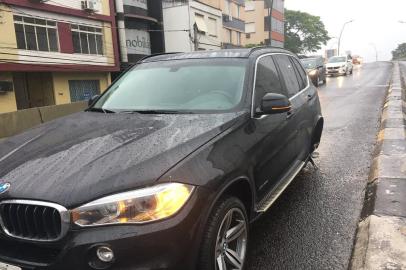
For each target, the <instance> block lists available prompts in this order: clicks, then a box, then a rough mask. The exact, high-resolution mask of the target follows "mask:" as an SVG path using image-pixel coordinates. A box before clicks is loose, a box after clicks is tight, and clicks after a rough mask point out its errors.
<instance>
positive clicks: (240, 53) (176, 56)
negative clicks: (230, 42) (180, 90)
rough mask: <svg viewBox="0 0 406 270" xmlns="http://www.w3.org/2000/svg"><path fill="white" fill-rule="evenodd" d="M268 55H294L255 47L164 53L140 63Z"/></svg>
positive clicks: (146, 58)
mask: <svg viewBox="0 0 406 270" xmlns="http://www.w3.org/2000/svg"><path fill="white" fill-rule="evenodd" d="M266 53H286V54H290V55H294V54H293V53H291V52H289V51H287V50H284V49H280V48H274V47H255V48H249V49H225V50H216V51H196V52H188V53H163V54H156V55H150V56H147V57H145V58H143V59H141V60H140V61H139V63H148V62H156V61H169V60H183V59H209V58H249V57H250V56H252V55H262V54H266Z"/></svg>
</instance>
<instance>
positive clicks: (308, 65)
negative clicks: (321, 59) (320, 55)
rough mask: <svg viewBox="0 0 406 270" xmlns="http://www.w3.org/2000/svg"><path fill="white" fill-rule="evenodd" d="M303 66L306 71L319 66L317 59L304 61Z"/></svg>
mask: <svg viewBox="0 0 406 270" xmlns="http://www.w3.org/2000/svg"><path fill="white" fill-rule="evenodd" d="M302 64H303V66H304V67H305V68H306V69H313V68H316V66H317V60H316V59H302Z"/></svg>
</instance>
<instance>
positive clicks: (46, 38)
mask: <svg viewBox="0 0 406 270" xmlns="http://www.w3.org/2000/svg"><path fill="white" fill-rule="evenodd" d="M14 27H15V31H16V38H17V48H18V49H22V50H32V51H44V52H57V51H59V44H58V29H57V26H56V22H55V21H49V20H42V19H35V18H32V17H23V16H14Z"/></svg>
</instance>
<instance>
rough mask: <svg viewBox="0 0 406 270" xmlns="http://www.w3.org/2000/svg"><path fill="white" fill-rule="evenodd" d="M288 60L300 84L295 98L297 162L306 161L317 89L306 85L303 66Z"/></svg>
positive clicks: (306, 80)
mask: <svg viewBox="0 0 406 270" xmlns="http://www.w3.org/2000/svg"><path fill="white" fill-rule="evenodd" d="M290 60H291V61H292V63H293V64H294V66H295V71H296V77H297V78H298V81H299V84H300V90H299V94H298V96H297V97H296V102H297V103H298V106H300V109H299V111H298V112H299V114H298V117H297V121H298V122H297V123H298V137H297V143H298V150H299V153H298V156H297V159H298V160H306V159H307V157H308V154H309V147H310V144H311V135H312V131H313V119H315V117H316V115H315V114H314V112H315V110H314V106H315V102H317V89H316V87H314V86H313V84H311V83H308V78H307V74H306V72H305V70H304V69H303V66H302V65H301V64H300V62H299V61H298V60H297V59H296V58H294V57H291V58H290Z"/></svg>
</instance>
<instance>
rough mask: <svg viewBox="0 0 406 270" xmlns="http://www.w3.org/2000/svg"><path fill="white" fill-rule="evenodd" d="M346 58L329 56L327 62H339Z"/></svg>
mask: <svg viewBox="0 0 406 270" xmlns="http://www.w3.org/2000/svg"><path fill="white" fill-rule="evenodd" d="M345 59H346V58H345V57H331V58H330V59H329V60H328V62H329V63H341V62H345V61H346V60H345Z"/></svg>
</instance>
